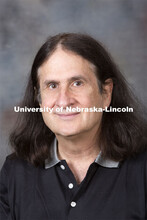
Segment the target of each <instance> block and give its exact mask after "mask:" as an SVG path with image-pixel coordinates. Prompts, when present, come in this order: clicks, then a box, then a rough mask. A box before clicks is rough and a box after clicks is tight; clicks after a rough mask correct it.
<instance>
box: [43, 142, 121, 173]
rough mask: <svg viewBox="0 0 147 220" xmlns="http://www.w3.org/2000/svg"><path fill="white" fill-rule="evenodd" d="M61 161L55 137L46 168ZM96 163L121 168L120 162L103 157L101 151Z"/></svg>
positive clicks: (46, 161)
mask: <svg viewBox="0 0 147 220" xmlns="http://www.w3.org/2000/svg"><path fill="white" fill-rule="evenodd" d="M59 162H60V160H59V158H58V156H57V140H56V138H55V139H54V141H53V143H52V144H51V147H50V156H49V158H48V159H46V160H45V169H48V168H51V167H53V166H55V165H56V164H57V163H59ZM95 163H97V164H99V165H100V166H102V167H106V168H119V162H116V161H113V160H110V159H105V158H103V157H102V155H101V152H100V153H99V154H98V156H97V158H96V159H95Z"/></svg>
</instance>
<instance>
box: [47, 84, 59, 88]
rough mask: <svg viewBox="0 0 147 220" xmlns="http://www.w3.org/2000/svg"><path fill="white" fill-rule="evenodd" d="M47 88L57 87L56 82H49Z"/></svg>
mask: <svg viewBox="0 0 147 220" xmlns="http://www.w3.org/2000/svg"><path fill="white" fill-rule="evenodd" d="M48 88H50V89H55V88H57V84H56V83H49V84H48Z"/></svg>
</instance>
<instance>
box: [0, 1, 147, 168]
mask: <svg viewBox="0 0 147 220" xmlns="http://www.w3.org/2000/svg"><path fill="white" fill-rule="evenodd" d="M59 32H83V33H87V34H91V35H92V36H94V37H95V38H97V39H99V40H100V41H101V42H102V43H103V44H104V45H105V46H106V48H107V49H108V50H109V51H110V53H111V54H112V57H113V58H114V60H115V61H116V63H117V64H118V65H119V67H120V69H121V71H122V72H123V73H124V75H125V76H126V78H127V80H128V81H129V83H130V84H131V85H132V87H133V90H134V91H135V92H136V93H137V95H138V97H139V99H140V100H142V102H143V103H144V104H145V105H146V104H147V103H146V101H145V100H147V99H146V98H147V96H146V92H145V91H146V74H147V62H146V61H147V1H146V0H13V1H12V0H1V2H0V107H1V111H0V122H1V123H0V125H1V133H0V167H1V166H2V164H3V162H4V160H5V157H6V155H7V154H9V153H10V152H11V149H10V146H8V135H9V132H10V130H11V128H12V126H13V124H14V121H15V118H16V116H17V113H14V111H13V107H14V106H15V105H17V104H18V103H19V101H20V99H21V97H22V96H23V92H24V88H25V84H26V79H27V75H28V73H29V71H30V68H31V64H32V62H33V59H34V56H35V54H36V52H37V51H38V49H39V47H40V46H41V45H42V43H43V42H44V40H46V38H47V37H48V36H49V35H53V34H56V33H59Z"/></svg>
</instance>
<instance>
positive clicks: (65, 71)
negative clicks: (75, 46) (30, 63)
mask: <svg viewBox="0 0 147 220" xmlns="http://www.w3.org/2000/svg"><path fill="white" fill-rule="evenodd" d="M92 72H93V73H95V72H96V67H95V66H94V65H93V64H92V63H90V62H89V61H88V60H86V59H85V58H83V57H82V56H80V55H77V54H75V53H73V52H71V51H67V50H63V49H62V48H58V49H56V51H55V52H54V53H53V54H52V55H51V56H50V57H49V58H48V59H47V60H46V61H45V62H44V63H43V64H42V65H41V66H40V67H39V69H38V76H39V78H40V77H41V78H42V77H43V78H44V77H45V76H52V77H54V78H56V77H57V78H67V77H73V76H76V75H79V74H82V75H84V76H85V77H89V76H90V75H91V73H92ZM92 75H93V77H96V76H95V74H92Z"/></svg>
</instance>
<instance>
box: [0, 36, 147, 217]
mask: <svg viewBox="0 0 147 220" xmlns="http://www.w3.org/2000/svg"><path fill="white" fill-rule="evenodd" d="M22 106H23V107H24V106H27V107H28V108H37V109H38V107H40V108H42V109H47V108H49V109H52V112H51V113H49V112H47V111H45V112H44V111H42V113H41V112H38V111H37V112H31V113H30V112H29V113H21V115H20V116H19V119H18V123H17V127H16V129H15V130H14V132H13V133H12V135H11V137H10V140H11V144H12V146H13V147H14V150H15V153H14V154H12V155H10V156H9V157H7V160H6V162H5V164H4V166H3V168H2V171H1V178H0V184H1V189H0V196H1V203H0V214H1V216H2V219H15V220H18V219H20V220H26V219H27V220H32V219H33V220H40V219H42V220H47V219H51V220H60V219H61V220H64V219H72V220H82V219H84V220H91V219H101V220H105V219H113V220H114V219H116V220H118V219H119V220H120V219H122V220H125V219H128V220H130V219H146V218H147V203H146V199H147V153H146V148H145V145H144V133H143V132H144V131H145V129H144V128H145V122H143V120H142V119H141V118H140V116H138V115H137V113H136V112H137V110H136V105H135V101H134V100H133V98H132V96H131V92H130V90H129V89H128V87H127V84H126V81H125V79H124V78H123V76H122V75H121V73H120V72H119V70H118V69H117V67H116V66H115V64H114V62H113V61H112V60H111V58H110V56H109V55H108V53H107V52H106V50H105V49H104V48H103V47H102V46H101V44H100V43H98V42H97V41H96V40H94V39H93V38H91V37H90V36H86V35H82V34H72V33H65V34H59V35H56V36H53V37H51V38H49V39H48V40H47V41H46V42H45V44H44V45H43V46H42V47H41V48H40V50H39V51H38V53H37V55H36V57H35V60H34V63H33V66H32V70H31V74H30V78H29V81H28V86H27V89H26V93H25V96H24V100H23V103H22ZM127 106H129V107H132V108H134V111H133V112H131V113H130V112H109V111H108V112H105V111H99V112H95V111H92V109H103V110H105V109H110V107H114V108H125V107H127ZM69 108H71V109H74V111H67V109H69ZM75 109H80V110H81V109H88V110H89V111H78V110H75ZM59 110H60V111H59Z"/></svg>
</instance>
